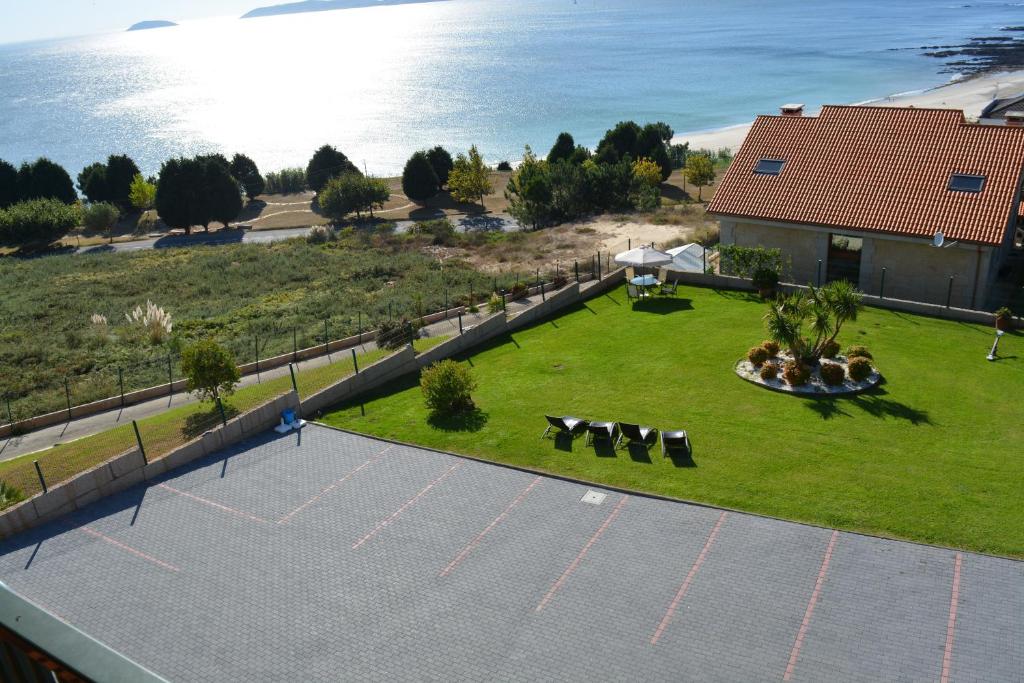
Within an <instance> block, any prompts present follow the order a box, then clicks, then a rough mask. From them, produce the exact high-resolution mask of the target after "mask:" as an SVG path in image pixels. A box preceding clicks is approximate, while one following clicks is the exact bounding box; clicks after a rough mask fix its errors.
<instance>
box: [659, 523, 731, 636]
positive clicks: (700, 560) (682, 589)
mask: <svg viewBox="0 0 1024 683" xmlns="http://www.w3.org/2000/svg"><path fill="white" fill-rule="evenodd" d="M728 514H729V513H728V512H725V511H723V512H722V514H720V515H719V516H718V521H717V522H715V526H714V528H712V529H711V533H710V534H708V540H707V541H705V543H704V548H703V549H702V550H701V551H700V555H698V556H697V559H696V560H694V562H693V566H692V567H690V571H689V573H688V574H687V575H686V578H685V579H683V583H682V585H680V586H679V590H678V591H676V595H675V597H674V598H672V603H671V604H670V605H669V606H668V610H667V611H666V612H665V616H664V617H662V619H661V623H660V624H658V628H657V629H656V630H655V631H654V635H653V636H651V645H657V644H658V640H659V639H660V638H661V634H662V633H664V632H665V629H666V628H668V625H669V623H670V622H671V621H672V617H673V616H674V615H675V613H676V609H677V608H678V607H679V603H680V602H682V600H683V598H684V597H685V596H686V593H687V591H689V590H690V584H691V583H693V578H694V577H695V576H697V572H698V571H700V566H701V565H702V564H704V559H705V558H706V557H707V556H708V551H709V550H710V549H711V546H712V545H714V543H715V538H716V537H717V536H718V530H719V529H721V528H722V523H723V522H724V521H725V518H726V516H727V515H728Z"/></svg>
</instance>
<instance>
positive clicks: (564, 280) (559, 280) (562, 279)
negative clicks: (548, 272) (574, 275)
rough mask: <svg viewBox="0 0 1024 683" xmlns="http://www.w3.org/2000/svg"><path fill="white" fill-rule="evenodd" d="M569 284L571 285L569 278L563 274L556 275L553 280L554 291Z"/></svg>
mask: <svg viewBox="0 0 1024 683" xmlns="http://www.w3.org/2000/svg"><path fill="white" fill-rule="evenodd" d="M567 284H569V278H568V277H567V276H565V275H562V274H559V275H556V276H555V277H554V279H552V280H551V286H552V288H554V289H561V288H562V287H565V286H566V285H567Z"/></svg>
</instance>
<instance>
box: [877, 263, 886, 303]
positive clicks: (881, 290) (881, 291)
mask: <svg viewBox="0 0 1024 683" xmlns="http://www.w3.org/2000/svg"><path fill="white" fill-rule="evenodd" d="M878 298H879V299H884V298H885V266H882V284H880V285H878Z"/></svg>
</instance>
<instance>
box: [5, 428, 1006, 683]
mask: <svg viewBox="0 0 1024 683" xmlns="http://www.w3.org/2000/svg"><path fill="white" fill-rule="evenodd" d="M541 427H542V425H541V424H540V423H538V424H537V429H538V433H539V431H540V429H541ZM536 448H538V449H551V448H554V445H553V444H552V443H551V441H550V440H545V441H539V440H538V441H537V445H536ZM572 451H573V452H571V453H564V454H563V455H564V456H565V457H570V458H575V459H589V458H595V457H597V456H596V455H595V454H594V452H593V450H592V449H588V448H585V447H584V446H583V440H582V439H578V440H577V441H576V442H575V444H574V445H573V447H572ZM617 457H619V458H628V457H630V455H629V454H628V453H626V452H620V453H619V454H618V456H617ZM655 457H660V456H655ZM678 464H679V465H680V466H685V465H686V464H687V463H685V462H679V463H678ZM698 465H699V463H698ZM589 491H594V492H595V493H597V494H598V495H597V496H596V498H598V500H597V501H595V502H596V503H597V504H590V503H587V502H584V501H583V498H584V496H585V494H588V492H589ZM0 554H2V555H0V580H2V581H4V582H5V583H7V584H8V585H9V586H10V587H11V588H12V589H14V590H15V591H17V592H19V593H21V594H22V595H24V596H25V597H27V598H28V599H30V600H33V601H36V602H37V603H39V604H40V605H41V606H43V607H45V608H47V609H49V610H50V611H52V612H54V613H55V614H57V615H59V616H61V617H62V618H64V619H66V620H67V621H69V622H70V623H72V624H73V625H75V626H77V627H78V628H80V629H82V630H84V631H85V632H86V633H88V634H90V635H92V636H94V637H96V638H98V639H99V640H101V641H102V642H104V643H106V644H107V645H109V646H111V647H113V648H114V649H116V650H119V651H121V652H123V653H124V654H126V655H127V656H129V657H130V658H133V659H135V660H136V661H138V662H139V663H141V664H142V665H144V666H146V667H148V668H150V669H152V670H154V671H156V672H157V673H159V674H162V675H164V676H166V677H167V678H169V679H170V680H173V681H222V680H247V681H281V680H302V681H336V680H381V681H383V680H409V681H422V680H438V681H442V680H443V681H453V680H502V681H535V680H569V681H588V682H589V681H594V680H601V681H609V680H614V681H635V680H665V681H668V680H672V681H679V680H688V681H766V680H793V681H879V680H887V681H888V680H900V681H943V682H945V681H1013V680H1017V681H1019V680H1021V678H1020V677H1021V672H1022V671H1024V564H1022V563H1020V562H1014V561H1011V560H1004V559H997V558H991V557H985V556H980V555H975V554H971V553H960V552H955V551H952V550H943V549H938V548H929V547H924V546H919V545H912V544H908V543H900V542H895V541H888V540H881V539H876V538H870V537H865V536H859V535H856V534H850V533H840V532H836V531H833V530H830V529H820V528H814V527H808V526H803V525H799V524H793V523H789V522H783V521H777V520H771V519H765V518H761V517H754V516H750V515H744V514H740V513H734V512H724V511H721V510H716V509H711V508H705V507H698V506H692V505H684V504H679V503H672V502H667V501H659V500H654V499H649V498H645V497H642V496H638V495H623V494H621V493H617V492H614V491H608V490H603V489H600V488H597V487H588V486H585V485H581V484H577V483H571V482H566V481H562V480H558V479H552V478H547V477H538V476H534V475H532V474H527V473H522V472H517V471H514V470H509V469H505V468H501V467H497V466H494V465H488V464H484V463H478V462H473V461H467V460H464V459H461V458H457V457H454V456H450V455H445V454H440V453H436V452H432V451H426V450H423V449H418V448H410V447H403V446H391V445H389V444H386V443H384V442H381V441H377V440H374V439H369V438H365V437H360V436H355V435H350V434H345V433H341V432H337V431H333V430H329V429H327V428H324V427H319V426H316V425H310V426H309V427H308V428H307V429H306V430H304V431H302V432H301V433H299V434H297V435H295V434H292V435H288V436H284V437H276V436H275V435H272V434H267V435H265V436H262V437H260V438H257V439H254V440H252V441H249V442H247V443H244V444H240V445H237V446H236V447H233V448H231V449H229V450H226V451H224V452H222V453H220V454H215V455H213V456H210V457H208V458H206V459H204V460H201V461H199V462H197V463H194V464H193V465H191V466H189V467H187V468H183V469H181V470H178V471H176V472H173V473H171V474H170V475H169V476H167V478H166V479H164V480H162V481H159V482H151V483H150V485H149V486H148V487H138V488H135V489H133V490H130V491H127V492H125V493H123V494H120V495H118V496H115V497H113V498H109V499H106V500H103V501H99V502H97V503H96V504H94V505H92V506H91V507H89V508H86V509H84V510H81V511H79V512H77V513H75V514H74V515H72V516H70V517H67V518H65V519H63V520H60V521H59V522H58V523H54V524H51V525H49V526H47V527H45V528H42V529H39V530H35V531H33V532H29V533H27V534H23V535H21V536H19V537H15V538H14V539H11V540H9V541H7V542H4V543H0Z"/></svg>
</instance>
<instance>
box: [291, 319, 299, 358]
mask: <svg viewBox="0 0 1024 683" xmlns="http://www.w3.org/2000/svg"><path fill="white" fill-rule="evenodd" d="M292 362H293V363H298V362H299V333H298V331H297V330H296V329H295V328H294V327H293V328H292Z"/></svg>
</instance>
